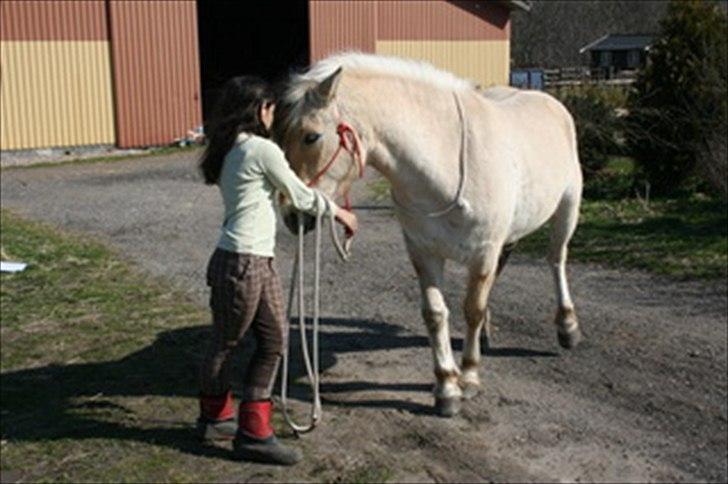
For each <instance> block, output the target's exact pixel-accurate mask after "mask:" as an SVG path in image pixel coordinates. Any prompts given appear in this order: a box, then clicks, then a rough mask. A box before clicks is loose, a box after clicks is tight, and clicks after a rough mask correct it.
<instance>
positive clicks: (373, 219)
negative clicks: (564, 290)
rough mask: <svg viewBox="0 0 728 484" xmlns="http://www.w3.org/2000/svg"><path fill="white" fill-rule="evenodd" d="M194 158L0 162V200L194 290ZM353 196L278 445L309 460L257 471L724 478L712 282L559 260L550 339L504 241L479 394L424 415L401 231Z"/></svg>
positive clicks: (287, 252) (538, 286) (453, 280)
mask: <svg viewBox="0 0 728 484" xmlns="http://www.w3.org/2000/svg"><path fill="white" fill-rule="evenodd" d="M195 156H196V154H195V153H184V154H178V155H172V156H167V157H160V158H145V159H142V160H128V161H118V162H113V163H101V164H95V165H78V166H59V167H52V168H43V169H30V170H4V171H3V172H2V198H1V200H2V207H3V208H7V209H11V210H12V211H14V212H15V213H18V214H20V215H23V216H27V217H29V218H32V219H39V220H44V221H46V222H50V223H51V224H54V225H56V226H58V227H61V228H63V229H66V230H71V231H74V232H82V233H86V232H87V233H90V234H93V235H94V236H96V237H98V238H100V239H101V240H105V241H108V242H109V243H110V244H112V245H113V246H114V247H116V248H118V249H119V250H120V251H121V252H122V253H123V254H125V255H126V256H128V257H129V258H130V259H131V260H133V261H135V262H136V263H137V264H138V265H139V267H140V268H141V269H142V270H145V271H148V272H150V273H152V274H154V275H158V276H164V277H165V278H167V279H169V280H170V281H171V282H172V283H173V284H174V285H176V286H178V287H180V288H183V289H184V290H186V291H189V293H190V294H191V295H192V296H193V297H194V298H196V299H197V300H198V301H199V303H200V304H201V305H204V304H205V303H206V301H207V292H206V288H205V286H204V277H203V276H204V271H205V264H206V262H207V258H208V256H209V254H210V252H211V250H212V248H213V246H214V244H215V241H216V238H217V228H218V226H219V223H220V216H221V207H220V200H219V196H218V194H217V192H216V190H215V189H212V188H209V187H206V186H205V185H204V184H202V183H201V182H200V180H199V178H198V176H197V174H196V172H195V169H194V161H195ZM369 176H372V175H371V174H370V175H369ZM354 200H355V204H357V205H360V206H361V207H362V208H360V209H359V210H358V211H357V213H358V214H359V216H360V225H361V231H360V234H359V235H358V237H357V238H356V240H355V243H354V244H355V245H354V248H353V251H354V256H353V257H352V260H351V261H350V262H349V263H347V264H343V263H341V262H339V261H338V260H337V259H336V257H335V254H334V252H333V250H332V248H331V247H330V244H326V250H325V257H324V264H323V280H322V288H323V290H324V291H323V293H324V295H323V300H322V312H323V314H324V315H325V318H326V319H325V320H324V322H323V325H322V334H321V347H322V352H323V355H322V367H323V368H324V371H323V378H322V381H323V387H322V388H323V396H324V421H323V423H322V424H321V426H320V428H319V429H317V430H316V431H315V432H314V433H313V434H309V435H306V436H304V437H303V438H302V439H301V440H299V441H297V442H296V443H295V445H298V446H300V447H301V448H302V449H303V451H304V453H305V454H306V455H307V456H315V459H313V458H310V459H307V460H306V462H304V463H303V464H301V465H299V466H297V467H295V468H294V469H286V470H267V468H265V469H266V471H265V472H266V474H261V475H263V476H265V478H266V479H275V480H289V481H290V480H299V479H303V480H319V479H323V480H329V479H332V476H336V475H337V474H336V471H337V470H341V469H345V468H349V469H350V468H358V469H362V474H361V475H360V476H359V477H358V478H359V479H361V480H379V479H383V478H385V477H386V478H389V479H391V480H395V481H458V482H467V481H623V482H624V481H663V482H667V481H709V482H725V481H726V480H727V479H728V470H727V464H726V456H727V427H728V423H727V416H726V379H727V372H726V369H727V367H726V345H727V335H726V328H727V324H726V323H727V322H726V311H727V300H726V285H725V283H724V282H717V283H697V282H679V281H674V280H670V279H664V278H658V277H655V276H651V275H648V274H644V273H638V272H630V271H619V270H610V269H603V268H599V267H596V266H592V265H584V264H578V263H572V264H571V265H570V269H569V271H570V277H571V284H572V290H573V291H572V292H573V295H574V299H575V302H576V304H577V311H578V312H579V315H580V318H581V323H582V328H583V330H584V333H585V336H586V340H585V342H584V343H583V344H582V345H581V346H579V347H578V348H576V349H575V350H572V351H565V350H562V349H560V348H559V346H558V344H557V339H556V330H555V328H554V327H553V325H552V323H551V321H552V319H553V315H554V311H555V307H554V302H553V301H554V297H553V288H552V283H551V276H550V274H549V272H548V270H547V268H546V265H545V263H544V262H543V261H541V260H534V259H532V258H529V257H526V256H523V255H518V254H517V253H516V254H515V256H514V257H513V258H512V260H511V262H509V265H508V266H507V267H506V269H505V271H504V273H503V274H502V276H501V278H500V280H499V281H498V282H497V284H496V287H495V289H494V292H493V295H492V299H491V301H492V304H491V309H492V312H493V324H494V329H495V332H494V348H492V349H491V350H489V351H487V352H486V353H485V356H484V359H483V363H482V368H481V376H482V379H483V382H484V385H485V386H484V392H483V393H481V394H480V395H478V396H477V397H475V398H474V399H473V400H470V401H468V402H465V404H464V405H463V411H462V413H461V415H459V416H457V417H456V418H452V419H444V418H439V417H437V416H435V415H434V414H433V412H432V403H433V397H432V394H431V387H432V382H433V375H432V360H431V353H430V348H429V345H428V341H427V336H426V331H425V328H424V325H423V323H422V321H421V318H420V315H419V313H420V310H419V290H418V286H417V281H416V279H415V276H414V271H413V269H412V268H411V266H410V264H409V261H408V258H407V256H406V253H405V250H404V245H403V241H402V236H401V232H400V230H399V227H398V225H397V223H396V220H395V219H394V218H393V215H392V213H391V210H390V209H389V208H388V207H387V205H386V203H384V204H382V203H376V202H374V201H372V200H371V197H370V195H369V194H368V192H367V190H366V189H365V187H364V185H363V184H360V187H359V189H358V191H357V193H355V196H354ZM278 240H279V266H280V268H281V274H282V275H283V279H284V284H286V285H287V284H288V281H287V279H288V274H289V273H290V267H291V260H292V254H293V245H294V240H293V237H291V236H290V235H289V234H288V233H287V232H286V231H285V230H283V229H281V231H280V232H279V236H278ZM325 240H326V239H325ZM464 284H465V272H464V270H463V269H462V268H460V267H458V266H456V265H454V264H451V265H450V266H448V270H447V287H446V297H447V300H448V304H449V306H450V308H451V312H452V315H453V317H452V335H453V346H454V348H455V350H456V352H457V353H459V352H460V350H461V347H462V335H463V329H464V323H463V318H462V312H461V311H460V306H461V298H462V296H463V294H464V292H463V291H464ZM296 394H297V395H301V392H300V391H297V393H296ZM246 469H247V468H246ZM248 477H252V478H255V475H252V476H248ZM259 477H260V476H259ZM223 478H224V476H223ZM245 478H246V477H245V476H241V475H237V476H231V477H230V479H231V480H234V479H245Z"/></svg>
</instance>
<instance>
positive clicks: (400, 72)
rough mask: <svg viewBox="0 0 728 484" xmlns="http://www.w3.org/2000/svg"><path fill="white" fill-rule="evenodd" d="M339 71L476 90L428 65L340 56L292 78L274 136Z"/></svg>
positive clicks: (280, 133)
mask: <svg viewBox="0 0 728 484" xmlns="http://www.w3.org/2000/svg"><path fill="white" fill-rule="evenodd" d="M339 67H343V68H344V71H345V72H357V73H372V74H379V75H383V76H392V77H399V78H407V79H412V80H413V81H419V82H424V83H427V84H430V85H432V86H435V87H438V88H441V89H446V90H455V91H460V90H467V89H472V88H474V87H475V85H474V84H473V83H471V82H470V81H466V80H465V79H461V78H459V77H457V76H455V75H454V74H451V73H449V72H446V71H443V70H440V69H437V68H436V67H434V66H433V65H432V64H428V63H427V62H422V61H417V60H412V59H403V58H400V57H389V56H382V55H372V54H365V53H362V52H341V53H338V54H334V55H331V56H329V57H326V58H325V59H322V60H320V61H318V62H316V63H315V64H313V65H312V66H311V67H310V68H309V69H308V70H307V71H305V72H303V73H299V74H293V75H291V77H290V78H289V80H288V82H287V84H286V86H285V88H284V91H283V92H282V93H281V96H279V99H278V107H276V123H275V125H274V132H275V133H276V135H277V137H279V138H282V137H283V135H284V133H286V132H287V131H288V128H289V127H290V125H291V123H292V122H293V121H294V119H296V118H297V117H298V116H299V115H300V109H301V105H302V104H303V103H302V101H303V100H304V98H305V95H306V92H307V91H308V90H309V89H310V88H311V87H313V86H314V85H316V83H318V82H321V81H323V80H324V79H326V77H328V76H329V75H331V74H332V73H333V72H334V71H335V70H336V69H338V68H339Z"/></svg>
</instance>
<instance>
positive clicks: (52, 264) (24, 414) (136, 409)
mask: <svg viewBox="0 0 728 484" xmlns="http://www.w3.org/2000/svg"><path fill="white" fill-rule="evenodd" d="M0 224H1V226H2V231H1V235H2V248H3V252H4V253H5V256H7V258H9V259H12V260H16V261H24V262H27V263H29V266H28V268H27V269H26V270H25V271H24V272H20V273H15V274H7V273H2V275H0V282H1V286H0V302H1V304H2V318H1V319H0V332H1V343H2V352H1V359H0V416H1V421H0V422H1V428H0V431H1V434H2V437H1V441H0V443H1V446H2V449H1V450H2V452H0V469H2V474H3V480H6V479H8V480H11V479H12V480H22V481H51V480H52V481H66V482H116V481H121V482H124V481H129V482H166V481H175V482H209V481H214V480H218V479H223V480H245V479H247V478H248V477H250V476H254V475H257V474H259V473H260V471H261V469H260V467H255V466H254V465H253V464H245V463H239V462H234V461H232V460H230V451H229V450H228V449H220V448H205V447H202V446H201V445H200V444H199V443H198V442H197V440H196V439H195V438H194V435H193V432H192V425H193V423H194V420H195V418H196V416H197V388H198V387H197V371H198V365H199V358H200V356H201V353H202V351H204V348H205V346H206V344H207V338H208V326H209V323H208V321H209V315H208V314H207V309H206V308H203V307H200V306H198V305H196V304H194V303H193V302H191V301H190V300H189V299H188V298H187V297H186V296H185V295H184V294H182V293H180V292H179V291H175V290H172V289H170V288H169V286H168V285H167V284H165V283H164V282H163V281H160V280H157V279H153V278H150V277H148V276H144V275H141V274H139V273H138V272H136V271H135V270H134V269H133V267H131V266H130V265H129V264H128V263H126V262H125V261H123V260H122V259H120V258H119V257H118V256H117V255H116V254H115V253H114V252H113V251H111V250H109V249H107V248H106V247H104V246H103V245H101V244H99V243H97V242H95V241H93V240H89V239H88V238H86V237H82V236H72V235H68V234H63V233H59V232H58V231H56V230H54V229H52V228H50V227H48V226H44V225H40V224H36V223H30V222H28V221H25V220H23V219H20V218H18V217H17V216H14V215H13V214H11V213H7V212H5V211H2V212H1V213H0ZM235 366H236V369H235V371H239V368H237V367H238V366H239V364H237V363H236V365H235ZM236 390H237V388H236ZM284 439H285V437H284ZM286 440H287V439H286ZM278 472H279V471H277V470H274V471H272V474H271V475H272V476H273V477H272V478H273V479H277V480H285V478H284V475H279V474H277V473H278ZM281 472H282V471H281Z"/></svg>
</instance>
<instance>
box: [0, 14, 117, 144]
mask: <svg viewBox="0 0 728 484" xmlns="http://www.w3.org/2000/svg"><path fill="white" fill-rule="evenodd" d="M113 142H114V123H113V103H112V86H111V66H110V59H109V45H108V35H107V30H106V10H105V4H104V2H103V1H77V2H57V1H15V0H4V1H2V2H0V149H3V150H11V149H27V148H41V147H61V146H75V145H89V144H111V143H113Z"/></svg>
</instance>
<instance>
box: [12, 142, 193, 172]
mask: <svg viewBox="0 0 728 484" xmlns="http://www.w3.org/2000/svg"><path fill="white" fill-rule="evenodd" d="M199 149H201V148H200V147H199V146H196V145H190V146H184V147H180V146H164V147H161V148H152V149H150V150H149V151H147V152H145V153H132V154H128V155H119V156H94V157H92V158H76V159H72V160H64V161H44V162H41V163H33V164H32V165H15V166H8V167H5V168H3V170H31V169H35V168H48V167H51V166H63V165H89V164H92V163H109V162H113V161H123V160H130V159H137V158H139V159H141V158H149V157H151V156H164V155H171V154H174V153H185V152H187V151H195V150H199Z"/></svg>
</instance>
